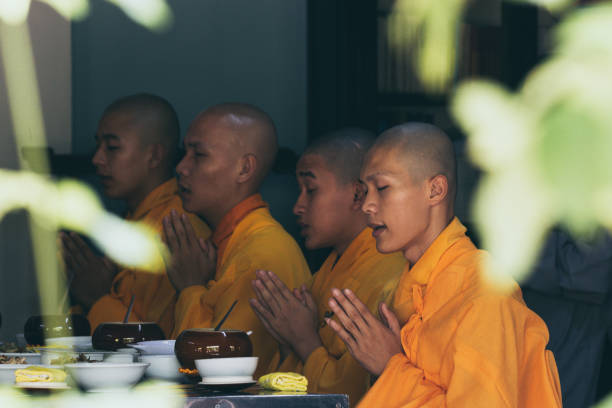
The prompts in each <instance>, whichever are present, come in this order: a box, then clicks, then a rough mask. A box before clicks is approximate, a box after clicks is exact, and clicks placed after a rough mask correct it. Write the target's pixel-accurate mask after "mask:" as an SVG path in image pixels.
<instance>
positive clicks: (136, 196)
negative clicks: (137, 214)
mask: <svg viewBox="0 0 612 408" xmlns="http://www.w3.org/2000/svg"><path fill="white" fill-rule="evenodd" d="M172 177H173V176H172V175H165V176H163V177H149V178H148V179H147V180H145V181H144V182H143V183H142V184H141V185H140V188H139V189H138V191H134V192H133V193H132V194H131V195H130V196H129V197H127V198H126V199H125V203H126V205H127V208H128V211H129V212H131V213H133V212H134V211H136V209H137V208H138V206H139V205H140V204H142V202H143V201H144V200H145V199H146V198H147V196H148V195H149V194H151V192H152V191H153V190H155V189H156V188H157V187H159V186H161V185H162V184H164V183H165V182H166V181H168V180H170V179H171V178H172Z"/></svg>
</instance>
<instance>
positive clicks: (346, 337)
mask: <svg viewBox="0 0 612 408" xmlns="http://www.w3.org/2000/svg"><path fill="white" fill-rule="evenodd" d="M325 322H326V323H327V325H328V326H329V327H330V328H331V329H332V330H333V331H334V332H336V334H337V335H338V337H340V339H341V340H342V341H343V342H344V343H345V344H346V347H347V348H348V349H349V351H350V352H351V354H353V351H354V350H356V349H357V342H356V341H355V338H354V337H353V336H352V335H351V333H350V332H349V331H347V330H346V329H345V328H344V327H342V326H341V325H340V324H339V323H338V322H336V321H335V320H333V319H330V318H329V317H328V318H326V319H325Z"/></svg>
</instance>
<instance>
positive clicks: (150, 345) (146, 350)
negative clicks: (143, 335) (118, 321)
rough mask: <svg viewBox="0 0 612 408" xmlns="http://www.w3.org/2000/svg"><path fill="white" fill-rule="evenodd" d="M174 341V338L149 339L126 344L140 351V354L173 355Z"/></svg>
mask: <svg viewBox="0 0 612 408" xmlns="http://www.w3.org/2000/svg"><path fill="white" fill-rule="evenodd" d="M174 343H176V340H151V341H140V342H138V343H133V344H128V346H129V347H133V348H135V349H137V350H139V351H140V353H141V354H155V355H162V354H164V355H174Z"/></svg>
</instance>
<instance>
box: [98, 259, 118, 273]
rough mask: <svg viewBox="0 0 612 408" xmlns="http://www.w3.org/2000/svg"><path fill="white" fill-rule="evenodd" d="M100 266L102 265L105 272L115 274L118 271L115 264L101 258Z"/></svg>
mask: <svg viewBox="0 0 612 408" xmlns="http://www.w3.org/2000/svg"><path fill="white" fill-rule="evenodd" d="M102 264H103V265H104V268H106V270H108V271H110V272H112V273H115V272H117V270H118V269H119V267H118V266H117V264H116V263H114V262H113V261H112V260H111V259H110V258H108V257H106V256H103V257H102Z"/></svg>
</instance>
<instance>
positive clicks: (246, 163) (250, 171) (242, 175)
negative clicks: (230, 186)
mask: <svg viewBox="0 0 612 408" xmlns="http://www.w3.org/2000/svg"><path fill="white" fill-rule="evenodd" d="M256 170H257V158H256V157H255V155H254V154H251V153H249V154H245V155H244V156H242V158H241V159H240V171H239V172H238V183H245V182H247V181H249V180H250V179H252V178H253V176H254V175H255V171H256Z"/></svg>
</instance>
